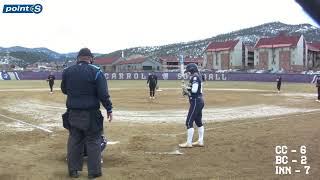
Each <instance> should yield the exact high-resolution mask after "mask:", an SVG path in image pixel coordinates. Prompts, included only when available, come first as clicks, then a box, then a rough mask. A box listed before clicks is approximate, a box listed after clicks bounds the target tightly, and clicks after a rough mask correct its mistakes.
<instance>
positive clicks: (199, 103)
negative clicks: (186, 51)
mask: <svg viewBox="0 0 320 180" xmlns="http://www.w3.org/2000/svg"><path fill="white" fill-rule="evenodd" d="M185 73H190V74H191V77H190V83H189V86H188V87H186V91H188V96H189V102H190V108H189V112H188V117H187V119H186V126H187V142H186V143H183V144H179V147H181V148H190V147H193V146H200V147H203V146H204V142H203V135H204V127H203V124H202V109H203V107H204V101H203V98H202V77H201V76H200V74H199V71H198V67H197V65H196V64H194V63H191V64H188V65H187V67H186V71H185ZM193 122H195V123H196V125H197V127H198V133H199V139H198V141H196V142H194V143H192V138H193V133H194V128H193Z"/></svg>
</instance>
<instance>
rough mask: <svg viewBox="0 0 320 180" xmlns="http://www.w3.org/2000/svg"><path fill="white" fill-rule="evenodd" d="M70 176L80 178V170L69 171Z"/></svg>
mask: <svg viewBox="0 0 320 180" xmlns="http://www.w3.org/2000/svg"><path fill="white" fill-rule="evenodd" d="M69 176H70V177H71V178H79V174H78V171H69Z"/></svg>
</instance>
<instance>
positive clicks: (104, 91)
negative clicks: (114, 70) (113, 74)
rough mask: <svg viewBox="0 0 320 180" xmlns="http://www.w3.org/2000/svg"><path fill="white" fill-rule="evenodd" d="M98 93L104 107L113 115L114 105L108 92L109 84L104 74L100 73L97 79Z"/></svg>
mask: <svg viewBox="0 0 320 180" xmlns="http://www.w3.org/2000/svg"><path fill="white" fill-rule="evenodd" d="M97 91H98V92H97V94H98V98H99V100H100V101H101V103H102V105H103V107H104V108H105V109H106V110H107V112H109V113H111V112H112V103H111V101H110V95H109V92H108V84H107V80H106V78H105V77H104V75H103V73H102V72H100V73H99V75H98V78H97Z"/></svg>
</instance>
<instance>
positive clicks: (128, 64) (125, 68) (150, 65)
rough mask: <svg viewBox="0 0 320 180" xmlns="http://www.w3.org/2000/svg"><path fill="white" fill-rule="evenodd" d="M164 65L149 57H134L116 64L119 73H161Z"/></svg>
mask: <svg viewBox="0 0 320 180" xmlns="http://www.w3.org/2000/svg"><path fill="white" fill-rule="evenodd" d="M161 70H162V65H161V63H159V62H158V61H155V60H152V59H151V58H149V57H134V58H130V59H127V60H123V61H120V62H119V63H117V64H116V71H117V72H142V71H161Z"/></svg>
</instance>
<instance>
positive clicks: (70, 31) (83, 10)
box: [0, 0, 318, 53]
mask: <svg viewBox="0 0 320 180" xmlns="http://www.w3.org/2000/svg"><path fill="white" fill-rule="evenodd" d="M36 3H40V4H42V6H43V11H42V13H40V14H3V13H2V8H3V5H4V4H36ZM0 7H1V14H0V23H1V25H0V47H10V46H17V45H19V46H25V47H47V48H49V49H51V50H54V51H57V52H59V53H66V52H77V51H78V50H79V49H80V48H82V47H88V48H90V49H91V50H92V51H93V52H100V53H109V52H112V51H115V50H119V49H125V48H130V47H136V46H154V45H165V44H169V43H177V42H187V41H193V40H199V39H205V38H209V37H212V36H216V35H218V34H222V33H228V32H231V31H235V30H239V29H243V28H248V27H252V26H256V25H260V24H263V23H268V22H272V21H280V22H283V23H287V24H300V23H310V24H312V25H315V26H317V27H318V25H316V23H315V22H314V21H312V19H311V18H309V17H308V15H307V14H306V13H305V12H304V11H303V10H302V8H301V7H300V6H299V5H298V4H296V3H295V1H294V0H1V1H0Z"/></svg>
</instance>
